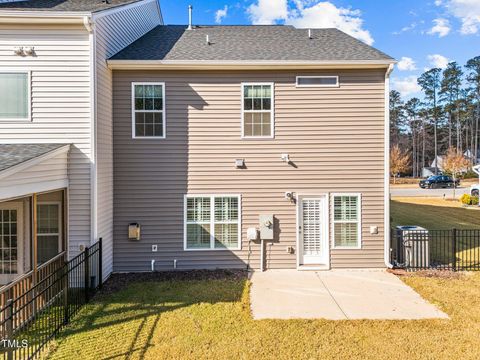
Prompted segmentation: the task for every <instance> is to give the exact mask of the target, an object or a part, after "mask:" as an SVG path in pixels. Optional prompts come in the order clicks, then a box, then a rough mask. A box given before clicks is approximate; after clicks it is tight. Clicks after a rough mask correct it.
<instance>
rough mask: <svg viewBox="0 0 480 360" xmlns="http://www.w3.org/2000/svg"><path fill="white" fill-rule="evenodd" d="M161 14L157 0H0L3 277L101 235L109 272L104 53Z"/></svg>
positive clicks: (108, 81) (108, 103)
mask: <svg viewBox="0 0 480 360" xmlns="http://www.w3.org/2000/svg"><path fill="white" fill-rule="evenodd" d="M162 23H163V22H162V16H161V12H160V8H159V4H158V1H157V0H139V1H136V0H109V1H102V0H89V1H85V0H27V1H12V0H9V1H5V0H3V1H2V0H0V229H3V230H0V231H1V233H0V237H1V240H2V243H1V255H0V256H1V258H0V284H2V283H6V282H8V281H11V280H13V279H14V278H15V277H17V276H19V275H21V274H23V273H25V272H28V271H29V270H31V269H32V268H33V267H34V266H36V265H38V264H41V263H44V262H46V261H47V260H48V259H50V258H52V257H53V256H55V255H56V254H58V253H61V252H63V251H67V252H68V256H69V257H70V258H71V257H73V256H75V255H76V254H78V253H79V252H80V251H81V250H82V249H83V248H84V247H85V246H89V245H90V244H92V243H94V242H95V241H97V240H98V238H100V237H101V238H103V245H104V246H103V247H104V251H103V264H104V269H103V274H104V275H105V276H108V275H109V274H110V273H111V271H112V262H113V190H112V187H113V158H112V156H113V155H112V147H113V145H112V97H111V94H112V89H111V87H112V72H111V70H109V69H108V68H107V66H106V61H105V60H106V59H107V58H109V57H110V56H112V55H113V54H115V53H117V52H118V51H119V50H121V49H123V48H124V47H126V46H127V45H129V44H130V43H132V42H133V41H135V40H136V39H138V38H139V37H141V36H142V35H144V34H145V33H147V32H148V31H150V30H151V29H152V28H154V27H156V26H157V25H159V24H162ZM35 204H36V205H35ZM33 224H37V226H36V227H35V228H34V226H33ZM35 240H36V241H35ZM35 243H37V244H38V246H37V248H36V249H35V248H34V247H33V245H32V244H35ZM35 253H36V254H37V256H36V257H35V256H34V254H35Z"/></svg>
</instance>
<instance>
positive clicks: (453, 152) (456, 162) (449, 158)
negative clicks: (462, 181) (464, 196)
mask: <svg viewBox="0 0 480 360" xmlns="http://www.w3.org/2000/svg"><path fill="white" fill-rule="evenodd" d="M469 165H470V163H469V161H468V159H466V158H465V156H463V154H462V152H461V151H460V150H458V149H456V148H454V147H450V148H449V149H448V151H447V155H446V156H445V158H444V159H443V169H444V170H445V171H446V172H447V173H449V174H450V175H451V176H452V178H453V197H454V198H455V189H456V188H457V179H458V176H459V175H460V174H461V173H462V172H464V171H466V170H467V169H468V167H469Z"/></svg>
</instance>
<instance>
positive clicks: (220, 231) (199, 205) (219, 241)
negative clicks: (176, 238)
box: [185, 195, 240, 250]
mask: <svg viewBox="0 0 480 360" xmlns="http://www.w3.org/2000/svg"><path fill="white" fill-rule="evenodd" d="M239 248H240V197H239V196H238V195H226V196H215V195H211V196H210V195H209V196H190V195H189V196H187V197H186V199H185V249H187V250H201V249H207V250H208V249H239Z"/></svg>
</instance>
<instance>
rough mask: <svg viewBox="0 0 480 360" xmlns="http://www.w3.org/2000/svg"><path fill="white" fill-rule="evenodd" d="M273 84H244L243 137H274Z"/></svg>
mask: <svg viewBox="0 0 480 360" xmlns="http://www.w3.org/2000/svg"><path fill="white" fill-rule="evenodd" d="M273 106H274V104H273V84H272V83H267V84H264V83H261V84H260V83H258V84H242V137H243V138H272V137H273V128H274V124H273V121H274V119H273Z"/></svg>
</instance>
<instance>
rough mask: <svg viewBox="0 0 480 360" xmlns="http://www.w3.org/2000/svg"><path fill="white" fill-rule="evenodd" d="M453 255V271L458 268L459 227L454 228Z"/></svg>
mask: <svg viewBox="0 0 480 360" xmlns="http://www.w3.org/2000/svg"><path fill="white" fill-rule="evenodd" d="M452 255H453V262H452V266H453V271H456V270H457V229H455V228H453V229H452Z"/></svg>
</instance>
